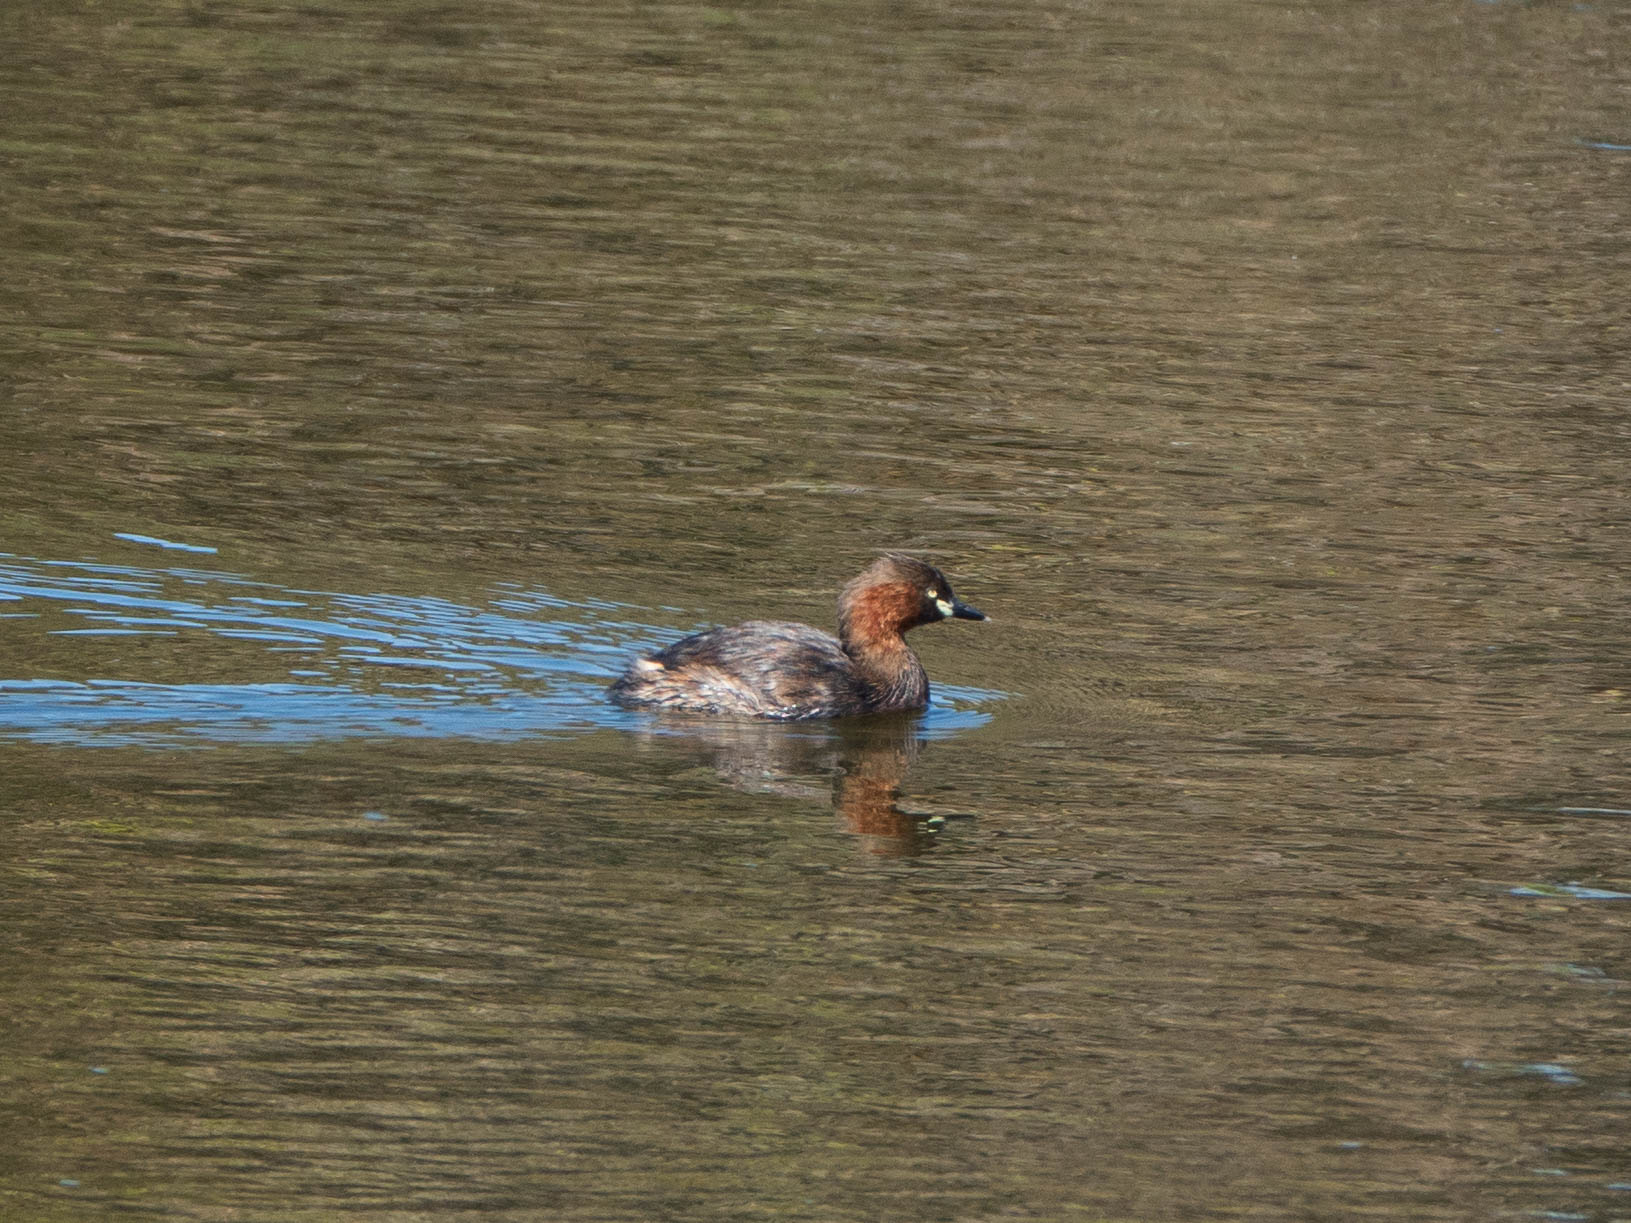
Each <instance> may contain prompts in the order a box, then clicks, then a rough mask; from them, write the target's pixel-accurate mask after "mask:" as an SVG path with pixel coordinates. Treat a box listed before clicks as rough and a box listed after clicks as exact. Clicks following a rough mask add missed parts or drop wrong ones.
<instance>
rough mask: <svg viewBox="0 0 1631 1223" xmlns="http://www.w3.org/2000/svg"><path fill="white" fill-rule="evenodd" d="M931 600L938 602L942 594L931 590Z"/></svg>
mask: <svg viewBox="0 0 1631 1223" xmlns="http://www.w3.org/2000/svg"><path fill="white" fill-rule="evenodd" d="M929 598H931V599H934V600H938V599H939V598H940V592H939V591H938V590H931V591H930V592H929Z"/></svg>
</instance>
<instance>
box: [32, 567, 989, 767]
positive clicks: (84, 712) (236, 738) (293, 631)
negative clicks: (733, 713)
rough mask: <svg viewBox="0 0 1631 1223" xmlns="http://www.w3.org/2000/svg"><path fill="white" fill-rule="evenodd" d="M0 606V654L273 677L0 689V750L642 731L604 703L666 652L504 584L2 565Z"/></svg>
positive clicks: (971, 721) (655, 636)
mask: <svg viewBox="0 0 1631 1223" xmlns="http://www.w3.org/2000/svg"><path fill="white" fill-rule="evenodd" d="M0 603H4V604H5V605H6V610H5V611H4V612H3V613H0V620H3V621H5V623H4V624H3V625H0V633H3V634H4V639H10V640H11V641H13V642H20V641H22V640H24V639H25V638H26V637H27V636H28V635H29V634H32V635H33V639H34V641H35V642H36V643H37V642H38V641H40V640H43V639H48V638H99V637H109V638H116V637H117V638H129V637H154V638H158V639H170V640H169V642H167V645H168V648H169V649H170V650H171V651H173V653H174V659H173V661H172V662H171V663H170V664H169V665H170V667H171V668H172V669H175V670H178V671H179V670H183V669H186V661H185V660H186V659H187V657H188V650H189V648H190V647H191V646H192V645H193V643H194V642H197V643H200V644H201V645H202V644H206V643H207V645H208V647H209V650H210V657H211V660H212V663H213V666H212V670H213V671H215V672H217V673H219V672H221V671H222V670H226V671H229V672H230V671H231V670H233V669H234V663H241V666H239V667H238V668H237V669H238V670H239V671H241V672H242V673H244V674H246V675H247V674H257V675H261V676H264V674H265V673H266V671H267V667H268V663H269V662H271V663H273V664H274V665H273V669H274V670H275V671H277V672H280V674H278V675H276V676H275V677H274V678H272V679H264V678H262V679H258V680H256V681H255V682H191V683H183V682H177V683H169V682H150V681H140V682H138V681H134V680H129V679H122V678H117V677H114V676H96V677H87V678H83V679H75V680H66V679H47V678H39V677H37V676H30V675H26V674H25V675H11V676H5V675H3V674H0V736H4V737H11V738H20V739H29V740H34V741H37V742H52V743H65V744H75V745H82V746H90V745H102V746H130V745H140V746H154V747H160V746H179V745H185V744H189V743H191V744H204V743H210V742H232V743H245V742H259V743H290V742H302V741H310V740H316V739H323V738H335V737H353V736H370V735H372V736H412V737H464V738H476V739H493V740H496V739H514V738H521V737H526V736H535V735H540V734H551V733H557V734H558V733H571V732H574V731H579V730H584V729H595V728H603V727H623V728H627V727H631V726H641V727H645V728H653V727H654V723H653V721H652V719H650V718H647V717H643V716H641V715H636V714H630V713H626V712H624V711H621V710H618V709H616V708H614V707H612V706H610V705H609V704H608V703H607V702H606V700H605V695H604V694H605V686H606V684H607V683H608V682H609V681H610V680H611V678H612V677H613V676H614V675H616V674H617V672H618V671H619V670H620V669H621V668H622V666H623V665H624V663H625V662H626V660H627V658H628V657H629V655H630V654H632V653H633V652H635V651H636V650H638V649H642V648H645V647H648V646H650V645H652V644H654V643H656V642H659V641H661V640H664V639H666V638H668V637H671V636H672V635H673V633H672V630H661V629H655V628H653V627H651V626H649V625H644V624H640V623H637V622H634V621H630V620H627V619H625V618H623V616H624V613H625V612H626V611H628V610H630V609H625V608H622V607H619V606H618V605H616V604H612V603H605V602H597V601H590V602H580V603H570V602H567V601H565V600H562V599H558V598H556V597H554V596H552V595H550V594H548V593H546V592H544V591H541V590H537V589H533V588H528V587H523V586H521V585H519V584H505V585H502V586H500V587H498V588H497V589H495V590H494V591H493V592H492V595H491V598H490V599H489V601H488V602H487V603H486V604H484V605H468V604H461V603H455V602H452V601H450V600H447V599H441V598H431V597H414V596H403V595H387V594H349V593H343V592H326V591H308V590H289V589H285V588H282V587H278V586H275V585H272V584H269V583H265V582H260V581H256V580H254V579H251V578H248V577H244V576H242V575H239V574H234V573H228V572H221V571H215V570H204V569H196V568H184V567H177V568H142V567H135V566H128V565H106V564H94V563H88V562H75V561H54V560H38V559H32V558H27V557H19V556H11V555H7V554H0ZM234 648H237V649H238V650H240V651H245V652H242V653H239V654H234V653H232V652H231V651H232V650H233V649H234ZM223 650H226V651H228V652H227V653H226V654H224V655H223V653H222V651H223ZM248 651H252V652H248ZM23 653H24V652H23V651H22V650H21V649H8V650H6V651H5V654H6V655H8V656H11V657H18V656H23ZM13 665H15V664H13ZM89 665H93V666H94V665H97V664H96V663H91V664H89ZM102 665H106V664H102ZM6 669H8V670H9V669H10V667H7V668H6ZM994 696H995V694H991V693H984V692H980V691H978V690H976V689H958V688H950V687H944V686H942V687H940V688H937V690H936V693H935V699H936V706H935V708H934V709H932V710H930V711H929V713H928V714H927V715H925V717H924V720H923V722H922V726H921V733H922V734H923V735H924V736H926V737H938V736H942V735H947V734H953V733H957V732H959V731H961V730H963V729H966V728H968V727H970V726H975V725H979V724H980V723H982V722H984V721H985V720H986V715H985V714H983V713H981V712H980V711H979V709H978V706H979V705H980V704H981V703H982V702H985V701H988V700H989V699H991V698H992V697H994ZM654 728H655V729H658V730H659V731H661V729H662V726H661V724H660V723H659V724H655V727H654Z"/></svg>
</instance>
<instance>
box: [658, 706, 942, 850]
mask: <svg viewBox="0 0 1631 1223" xmlns="http://www.w3.org/2000/svg"><path fill="white" fill-rule="evenodd" d="M922 729H923V717H922V715H921V714H918V713H905V714H882V715H876V716H872V717H864V718H847V719H841V720H839V721H836V722H823V723H819V724H817V723H808V722H806V723H797V724H788V723H779V722H757V721H746V720H742V721H724V720H720V719H717V718H708V717H693V716H687V715H678V714H668V715H663V716H661V717H660V719H658V720H655V721H654V722H653V723H652V726H651V730H652V732H653V735H654V737H659V738H661V739H662V740H664V741H667V742H673V741H675V740H679V741H681V742H686V743H693V744H696V745H697V746H699V747H701V748H703V749H704V750H705V751H706V753H707V755H708V761H709V764H710V765H711V766H712V767H713V769H714V771H715V772H716V773H718V774H719V776H720V777H721V778H722V779H723V780H724V781H725V782H726V783H727V784H728V785H730V786H732V787H733V788H735V789H738V790H743V791H746V792H748V793H754V794H779V795H782V796H784V797H788V798H797V799H801V800H804V801H812V800H815V801H819V800H820V799H822V798H823V797H824V796H825V795H826V794H827V793H828V791H829V786H828V785H825V784H823V783H822V781H821V780H820V779H822V778H830V779H831V782H830V793H831V798H832V804H833V810H834V811H835V812H836V813H837V815H838V818H839V822H840V826H841V827H843V828H844V829H845V830H846V831H848V832H850V833H852V834H853V835H855V836H857V837H860V838H862V841H863V844H864V845H865V847H866V849H867V850H868V851H869V852H871V853H876V854H883V855H889V856H893V857H903V856H908V855H911V854H916V853H921V852H922V851H923V850H924V849H926V848H928V847H929V846H930V845H931V844H933V842H934V839H935V835H936V833H938V831H939V830H940V828H941V826H942V825H944V823H945V821H946V817H945V816H943V815H936V814H931V813H924V812H915V811H905V810H903V809H902V808H901V806H900V789H901V783H902V782H903V781H904V780H905V777H906V774H907V772H908V770H910V769H911V767H912V765H913V763H914V762H915V761H916V759H917V756H918V753H919V752H920V751H921V750H922V749H923V746H924V737H923V734H922Z"/></svg>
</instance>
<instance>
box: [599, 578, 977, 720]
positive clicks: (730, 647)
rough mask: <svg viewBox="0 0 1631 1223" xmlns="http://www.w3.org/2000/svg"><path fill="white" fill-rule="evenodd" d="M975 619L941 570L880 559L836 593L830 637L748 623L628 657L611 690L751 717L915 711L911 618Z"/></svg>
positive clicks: (919, 671) (919, 672)
mask: <svg viewBox="0 0 1631 1223" xmlns="http://www.w3.org/2000/svg"><path fill="white" fill-rule="evenodd" d="M952 617H955V618H957V619H959V620H984V619H985V615H984V614H983V613H982V612H979V611H977V610H976V609H974V608H972V607H970V606H968V604H966V603H962V602H960V601H959V600H958V599H957V597H956V596H955V595H954V594H952V590H951V583H949V582H948V581H946V575H945V574H943V573H941V572H940V570H938V569H936V568H935V567H934V566H933V565H929V564H925V563H924V562H923V561H920V560H917V559H916V558H915V557H910V556H906V555H904V554H903V553H899V552H890V553H887V554H885V555H884V556H881V557H879V558H878V559H877V560H876V561H874V562H873V563H872V564H871V565H870V566H868V567H867V569H866V570H865V571H864V572H863V573H862V574H861V575H860V576H858V577H857V578H855V580H854V581H852V582H850V583H849V584H848V585H847V586H845V587H844V590H843V593H841V594H840V595H839V596H838V636H837V637H833V636H831V635H830V634H828V633H823V632H821V631H820V630H818V629H813V628H811V627H809V626H808V625H804V624H792V623H788V622H785V621H774V620H749V621H748V622H747V623H745V624H738V625H734V626H732V627H730V628H716V629H709V630H708V631H707V632H703V633H696V634H693V635H692V636H690V637H685V638H682V639H681V640H679V641H676V642H675V643H674V644H673V645H671V646H669V647H668V648H666V649H664V650H659V651H658V652H657V653H655V654H650V655H647V656H646V657H644V658H638V659H636V660H635V661H634V662H633V663H632V664H631V665H630V666H629V669H628V671H627V672H625V673H624V675H623V677H622V678H621V679H619V680H618V681H617V682H616V683H615V684H613V685H612V688H611V697H612V699H613V700H614V701H616V702H617V703H618V704H620V705H625V706H628V707H631V708H640V709H679V710H689V711H691V712H694V713H716V714H734V715H738V716H746V717H754V718H778V719H789V720H791V719H803V718H838V717H845V716H848V715H850V714H860V713H883V712H887V711H892V710H902V709H921V708H923V707H924V706H925V705H927V704H928V703H929V677H928V676H927V675H926V674H925V673H924V670H923V664H922V663H920V662H919V661H918V660H917V655H916V654H914V653H912V650H911V648H910V647H909V646H908V645H907V644H906V640H905V634H906V632H907V631H908V630H910V629H913V628H916V627H917V626H918V625H920V624H933V623H935V622H936V621H939V620H945V619H948V618H952Z"/></svg>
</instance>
